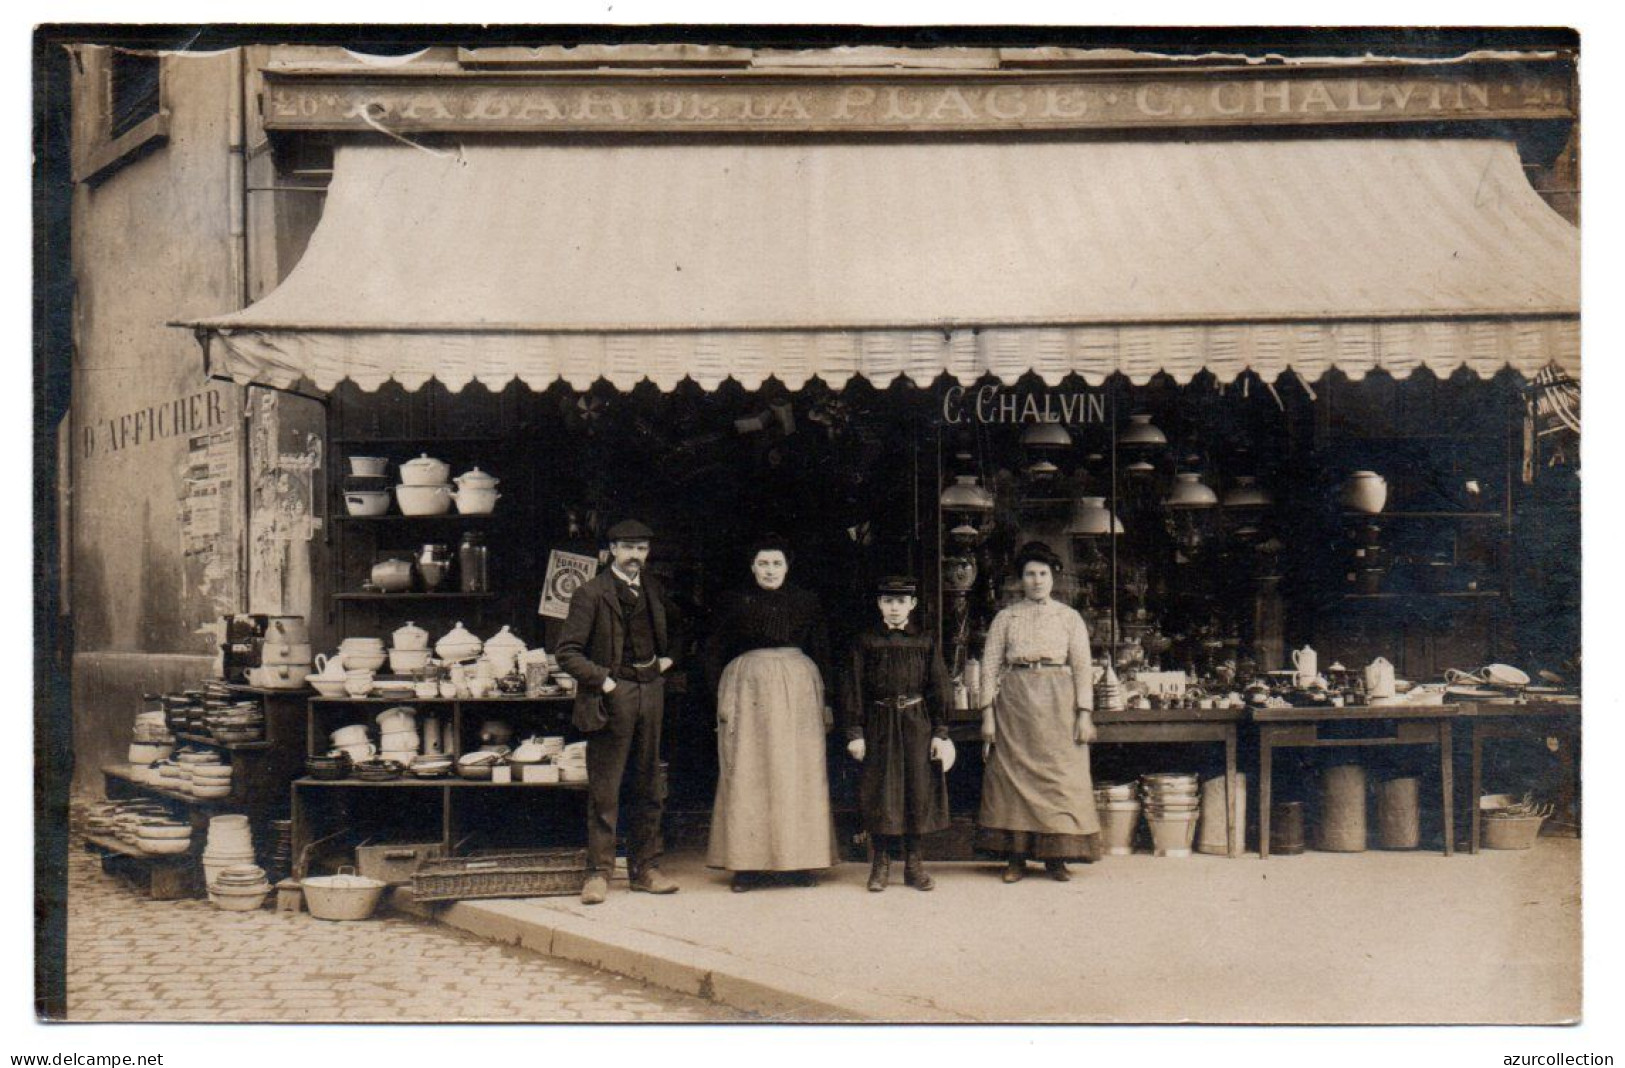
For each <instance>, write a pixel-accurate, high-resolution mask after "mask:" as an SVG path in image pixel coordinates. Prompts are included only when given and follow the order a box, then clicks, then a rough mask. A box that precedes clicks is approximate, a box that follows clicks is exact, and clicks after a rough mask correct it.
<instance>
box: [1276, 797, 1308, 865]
mask: <svg viewBox="0 0 1625 1068" xmlns="http://www.w3.org/2000/svg"><path fill="white" fill-rule="evenodd" d="M1303 840H1304V836H1303V802H1302V801H1283V802H1281V803H1280V804H1278V805H1272V806H1271V807H1270V852H1271V853H1274V854H1275V855H1277V856H1282V857H1294V856H1297V855H1298V854H1299V853H1302V852H1303V849H1304V844H1303Z"/></svg>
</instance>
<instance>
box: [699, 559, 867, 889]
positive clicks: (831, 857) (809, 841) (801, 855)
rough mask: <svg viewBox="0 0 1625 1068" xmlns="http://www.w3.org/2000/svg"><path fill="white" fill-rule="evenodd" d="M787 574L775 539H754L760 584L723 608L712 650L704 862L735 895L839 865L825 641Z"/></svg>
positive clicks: (812, 597)
mask: <svg viewBox="0 0 1625 1068" xmlns="http://www.w3.org/2000/svg"><path fill="white" fill-rule="evenodd" d="M789 570H790V554H789V549H788V547H787V546H786V545H785V544H784V543H783V542H782V541H780V540H778V539H766V540H764V541H762V542H760V543H758V544H757V546H756V547H755V550H754V551H753V552H752V554H751V574H752V575H753V576H754V577H755V579H756V582H755V584H754V585H753V586H751V587H748V588H746V589H745V590H743V591H742V592H740V593H739V594H737V595H736V596H735V597H734V598H732V599H731V601H730V602H729V603H728V605H727V606H726V607H725V608H724V610H723V612H722V615H721V618H720V619H719V620H718V625H717V628H716V630H715V631H714V632H713V633H712V636H711V640H710V643H709V647H708V649H707V656H706V666H707V672H708V675H709V677H710V678H711V679H713V680H715V681H716V685H717V752H718V757H719V762H720V765H721V767H720V772H719V774H718V777H717V798H716V804H715V806H714V807H713V809H712V814H711V843H710V848H709V849H708V850H707V854H706V863H707V864H709V865H710V866H711V867H713V868H726V869H728V870H729V871H732V872H734V881H733V887H734V889H735V890H748V889H750V888H751V887H752V886H753V885H755V884H757V883H758V882H760V881H762V873H766V872H795V873H797V876H798V880H797V881H799V882H802V883H806V884H811V882H812V881H813V876H812V873H813V872H814V871H816V870H819V869H823V868H828V867H830V866H831V865H833V864H834V863H835V860H836V855H835V828H834V823H833V821H832V820H831V818H830V808H829V773H828V771H827V770H826V766H825V760H824V735H825V734H826V733H827V732H828V731H829V729H830V727H831V726H832V724H833V717H832V714H831V712H830V709H829V701H828V698H827V697H826V695H825V689H824V680H825V679H826V678H827V677H828V668H829V643H828V638H827V636H826V630H825V625H824V613H823V609H822V608H821V606H820V605H819V602H818V597H817V595H816V594H814V593H812V592H810V591H808V590H803V589H799V588H797V587H795V586H791V585H789V584H787V583H786V581H785V579H786V577H787V576H788V574H789Z"/></svg>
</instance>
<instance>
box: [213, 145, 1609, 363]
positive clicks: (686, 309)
mask: <svg viewBox="0 0 1625 1068" xmlns="http://www.w3.org/2000/svg"><path fill="white" fill-rule="evenodd" d="M1578 312H1579V236H1578V231H1577V230H1576V229H1575V228H1574V227H1573V226H1571V225H1570V224H1568V223H1567V222H1566V221H1564V220H1563V219H1562V218H1561V217H1559V216H1558V215H1557V214H1556V213H1554V212H1553V211H1552V210H1551V209H1550V208H1549V207H1547V205H1546V204H1545V203H1544V202H1543V201H1542V200H1541V199H1540V197H1539V196H1538V195H1537V194H1536V193H1535V192H1534V190H1533V189H1532V188H1531V187H1530V185H1529V183H1528V182H1527V180H1526V179H1525V177H1524V175H1523V172H1522V169H1521V166H1520V163H1519V159H1518V154H1517V151H1516V149H1515V148H1514V147H1513V146H1512V145H1511V144H1509V143H1506V142H1502V141H1495V140H1450V139H1431V140H1409V139H1397V140H1392V139H1383V140H1349V139H1325V138H1321V139H1313V140H1292V141H1207V142H1201V143H1178V142H1150V143H1148V142H1135V143H1100V142H1095V143H1090V142H1053V141H1037V142H1034V141H1021V142H1017V141H1002V142H1001V141H994V140H981V141H973V142H972V141H940V142H929V143H903V142H891V141H885V140H869V141H864V142H843V143H817V142H805V143H785V142H779V143H764V142H761V141H755V142H748V143H747V142H724V143H694V142H680V141H671V142H649V141H644V142H640V143H616V144H604V143H592V144H585V143H577V142H568V143H550V144H529V145H522V146H521V145H493V144H470V145H464V146H463V147H461V148H460V149H452V150H445V151H440V150H433V151H431V150H429V149H427V148H420V147H415V146H412V145H406V144H381V145H354V146H344V147H341V148H339V149H338V150H337V153H336V159H335V164H334V175H333V180H332V185H331V188H330V190H329V192H328V196H327V205H326V209H325V213H324V215H323V218H322V221H321V223H320V225H319V226H318V228H317V230H316V232H315V234H314V236H313V237H312V239H311V242H310V246H309V248H308V250H307V251H306V253H305V255H304V258H303V259H302V260H301V261H300V263H299V264H298V266H297V267H296V268H295V269H294V271H293V272H292V273H291V274H290V275H289V277H288V278H287V279H286V280H285V281H284V282H283V283H282V285H281V286H280V287H279V288H278V289H276V290H275V291H274V292H272V293H271V294H269V295H268V296H267V297H265V298H264V299H263V300H261V301H259V302H258V303H256V304H254V305H252V306H251V307H248V308H246V309H244V310H242V311H240V312H237V313H235V314H232V315H227V316H223V317H220V318H214V319H208V320H203V321H201V322H195V323H187V324H184V325H191V326H195V327H200V328H202V329H203V330H205V332H206V334H207V336H208V343H209V344H210V349H211V359H212V361H213V368H214V370H215V371H216V372H217V373H225V374H229V375H230V376H231V377H232V378H233V379H235V380H237V381H239V382H243V383H248V382H257V383H262V384H268V385H274V386H278V387H282V388H291V387H293V386H294V385H295V384H296V383H298V382H299V381H300V380H301V379H303V380H305V381H306V382H308V383H310V384H313V385H314V386H315V387H316V388H318V389H320V390H330V389H332V388H333V387H334V386H335V385H337V384H338V383H339V382H340V381H342V380H344V379H350V380H352V381H354V382H355V383H356V384H357V385H359V386H360V387H362V388H363V389H374V388H376V387H378V386H379V385H380V384H382V383H383V382H385V381H388V380H390V379H394V380H396V381H398V382H400V383H401V384H402V385H404V386H405V387H406V388H408V389H416V388H418V387H419V386H421V385H422V384H423V383H424V382H426V381H427V380H429V379H430V378H436V379H439V380H440V381H441V382H442V383H444V384H445V385H446V386H447V387H449V388H451V389H453V390H457V389H461V388H462V387H463V386H464V385H466V384H467V383H468V382H470V381H474V380H479V381H481V382H483V383H485V384H486V385H487V386H490V387H491V388H493V389H500V388H502V387H503V386H505V385H506V384H507V383H508V382H510V381H511V380H512V379H514V378H516V377H517V378H519V379H522V380H523V381H525V382H526V383H528V384H529V385H530V386H532V387H534V388H536V389H544V388H546V387H547V386H549V385H551V384H552V383H553V382H555V381H556V380H558V379H560V378H562V379H564V380H565V381H566V382H568V383H569V384H571V385H572V386H575V387H578V388H585V387H587V386H589V385H591V384H592V383H593V382H594V381H595V380H597V379H599V378H605V379H607V380H609V381H610V382H611V383H613V384H615V385H616V386H619V387H623V388H625V387H630V386H632V385H635V384H637V383H638V382H640V381H642V380H643V379H645V378H647V379H649V380H652V381H653V382H654V383H656V384H657V385H659V386H660V387H662V388H671V387H672V386H674V385H676V384H677V383H678V382H680V381H682V380H683V379H684V378H685V377H686V378H692V379H694V380H695V381H696V382H698V383H699V384H700V385H702V386H704V387H706V388H711V387H714V386H716V385H717V384H719V383H720V382H722V381H723V380H724V379H726V378H728V377H730V376H731V377H733V378H736V379H738V380H739V381H740V382H741V383H743V384H744V385H745V386H746V387H748V388H754V387H756V386H757V385H759V384H760V383H761V382H762V381H764V380H765V379H767V378H769V377H776V378H777V379H779V380H780V381H782V382H784V383H785V384H787V385H789V386H791V387H792V388H794V387H797V386H800V385H801V384H803V383H804V382H806V381H807V380H808V379H810V378H812V377H814V376H817V377H819V378H821V379H822V380H824V381H826V382H829V383H831V384H835V385H839V384H842V383H844V382H846V381H847V380H848V379H849V378H850V377H851V376H853V375H863V376H865V377H866V378H868V379H870V380H871V381H875V382H882V383H883V382H889V381H891V380H892V379H894V378H895V377H897V376H898V375H906V376H908V377H909V378H910V379H912V380H913V381H915V382H917V383H923V382H927V381H930V380H932V379H935V378H936V377H937V376H938V375H940V374H942V373H943V372H946V373H948V374H950V375H952V376H954V377H956V378H957V379H959V380H960V381H962V382H967V383H968V382H971V381H974V380H975V379H977V378H979V377H980V376H982V375H983V374H986V373H991V374H993V375H996V376H998V377H999V378H1001V379H1003V380H1005V381H1014V380H1015V379H1016V378H1018V377H1019V376H1021V375H1022V374H1024V373H1026V372H1027V371H1029V370H1031V371H1036V372H1037V373H1038V374H1039V375H1041V376H1042V377H1043V378H1044V379H1045V380H1046V381H1049V382H1051V383H1054V382H1058V381H1060V380H1061V379H1062V378H1064V377H1065V376H1066V375H1067V374H1069V373H1072V372H1076V373H1078V374H1080V375H1082V376H1083V377H1084V378H1085V379H1086V380H1088V381H1089V382H1091V383H1098V382H1100V381H1102V380H1103V379H1105V378H1106V377H1107V376H1108V375H1110V374H1112V373H1114V372H1122V373H1124V374H1125V375H1127V376H1128V377H1129V378H1130V379H1131V380H1132V381H1135V382H1144V381H1146V380H1147V379H1149V378H1150V377H1151V376H1152V375H1154V374H1156V373H1157V372H1159V371H1162V372H1167V373H1168V374H1169V375H1171V376H1173V377H1174V378H1175V379H1176V380H1179V381H1181V382H1184V381H1188V380H1189V379H1190V378H1191V377H1192V376H1194V375H1196V374H1197V373H1198V372H1200V371H1202V370H1203V369H1207V370H1209V371H1212V372H1213V373H1214V374H1215V375H1216V376H1217V377H1218V378H1219V379H1220V380H1221V381H1229V380H1232V379H1234V378H1235V377H1236V376H1237V375H1238V374H1241V373H1242V372H1244V371H1246V370H1249V369H1251V370H1253V371H1256V372H1257V373H1259V374H1260V375H1262V376H1264V377H1265V378H1266V379H1274V378H1275V377H1276V376H1278V375H1280V374H1281V373H1282V372H1284V371H1287V370H1289V369H1290V370H1292V371H1294V372H1296V373H1298V374H1300V375H1302V376H1303V377H1305V378H1308V379H1310V380H1313V379H1316V378H1318V377H1320V375H1321V374H1323V373H1324V372H1325V371H1327V370H1328V369H1330V368H1332V367H1337V368H1340V369H1341V370H1343V371H1345V372H1346V373H1348V374H1350V375H1352V376H1354V377H1360V376H1362V375H1364V374H1365V373H1366V372H1368V371H1370V370H1372V369H1375V368H1382V369H1385V370H1387V371H1389V372H1391V373H1393V374H1394V375H1396V376H1400V377H1403V376H1406V375H1408V374H1409V373H1410V372H1412V371H1414V370H1415V369H1416V368H1418V367H1428V368H1431V369H1432V370H1433V371H1435V372H1436V373H1438V374H1440V375H1447V374H1450V373H1451V372H1453V371H1455V370H1456V369H1457V368H1458V367H1461V366H1462V365H1466V366H1468V367H1471V368H1472V369H1473V370H1475V371H1476V372H1478V373H1479V374H1481V375H1485V376H1488V375H1491V374H1493V373H1495V372H1497V371H1499V370H1500V369H1501V368H1503V367H1505V366H1508V365H1510V366H1512V367H1515V368H1517V369H1519V370H1520V371H1522V372H1524V373H1525V374H1533V373H1534V372H1536V371H1537V370H1539V369H1540V368H1542V367H1544V366H1546V365H1548V364H1551V363H1556V364H1557V365H1559V366H1560V367H1562V368H1564V369H1565V370H1567V371H1569V372H1570V373H1571V374H1577V373H1578V369H1579V318H1578Z"/></svg>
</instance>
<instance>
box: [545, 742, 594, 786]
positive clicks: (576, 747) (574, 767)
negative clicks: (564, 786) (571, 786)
mask: <svg viewBox="0 0 1625 1068" xmlns="http://www.w3.org/2000/svg"><path fill="white" fill-rule="evenodd" d="M553 763H555V764H557V765H558V766H559V781H560V782H586V781H587V743H586V742H571V743H570V744H569V745H567V746H565V747H564V749H563V750H562V751H561V752H560V753H559V754H558V755H557V756H555V757H554V758H553Z"/></svg>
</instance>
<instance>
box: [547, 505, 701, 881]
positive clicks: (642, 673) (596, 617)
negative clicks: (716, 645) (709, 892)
mask: <svg viewBox="0 0 1625 1068" xmlns="http://www.w3.org/2000/svg"><path fill="white" fill-rule="evenodd" d="M605 537H606V540H607V541H608V542H609V555H610V566H609V567H608V568H606V569H605V570H603V571H601V572H600V573H599V574H598V575H597V576H596V577H594V578H592V579H590V580H588V581H587V582H584V583H582V584H581V585H580V586H579V587H577V588H576V591H575V593H574V595H573V596H571V598H570V614H569V616H568V617H566V619H565V621H564V628H563V630H562V631H561V632H560V634H559V645H558V651H557V655H558V659H559V667H561V668H563V669H564V670H565V671H566V672H568V673H569V674H570V676H571V677H572V678H574V679H575V680H576V699H575V706H574V708H573V709H572V713H571V722H572V723H573V724H574V725H575V728H576V729H577V730H579V731H581V732H582V733H583V734H585V735H586V736H587V883H586V885H585V886H584V887H583V888H582V891H581V900H582V902H583V903H584V904H588V905H598V904H602V903H603V901H604V898H605V897H606V896H608V893H609V875H610V872H612V871H613V870H614V868H615V832H616V823H617V817H618V814H619V809H620V800H621V794H622V789H623V786H624V789H625V795H626V809H627V828H626V839H627V843H626V846H627V848H626V854H627V867H628V871H629V874H630V875H631V878H632V889H633V890H641V891H643V892H644V893H650V894H671V893H675V892H676V891H677V884H676V883H674V882H672V881H671V880H670V879H668V878H666V876H665V875H663V874H661V871H660V856H661V853H662V845H661V840H660V819H661V816H662V814H663V811H664V807H665V785H664V783H662V782H661V779H660V722H661V718H662V717H663V715H664V713H665V679H664V675H665V673H666V671H667V670H668V669H669V668H670V667H671V665H672V659H673V656H674V654H675V651H676V650H678V649H680V648H681V647H682V646H681V642H680V641H679V629H678V628H679V624H680V622H681V621H680V619H679V617H678V614H677V609H676V606H675V605H674V604H673V603H672V601H671V599H670V598H669V597H667V596H666V592H665V590H664V589H662V588H661V586H660V584H659V582H658V581H656V580H655V579H654V578H653V577H652V576H649V575H647V574H645V573H644V566H645V564H646V563H647V562H648V559H649V544H650V542H651V541H652V540H653V539H654V531H652V530H650V529H649V528H648V527H646V526H644V525H643V524H642V523H640V522H638V521H637V520H635V519H628V520H624V521H622V522H619V523H616V524H615V525H614V526H612V527H610V528H609V532H608V534H607V535H606V536H605Z"/></svg>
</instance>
